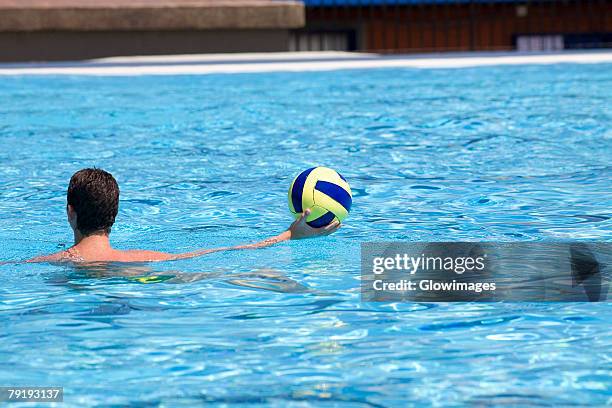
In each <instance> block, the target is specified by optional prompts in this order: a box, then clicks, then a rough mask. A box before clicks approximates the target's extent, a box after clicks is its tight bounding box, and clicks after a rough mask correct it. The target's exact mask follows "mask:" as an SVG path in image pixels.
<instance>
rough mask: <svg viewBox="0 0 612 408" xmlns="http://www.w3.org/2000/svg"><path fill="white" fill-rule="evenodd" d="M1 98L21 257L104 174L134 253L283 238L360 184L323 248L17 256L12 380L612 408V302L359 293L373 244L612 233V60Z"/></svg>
mask: <svg viewBox="0 0 612 408" xmlns="http://www.w3.org/2000/svg"><path fill="white" fill-rule="evenodd" d="M0 95H1V96H0V101H1V106H2V108H1V110H0V112H1V113H0V115H1V118H2V120H1V122H0V140H1V141H2V149H0V214H2V216H1V217H0V242H2V254H3V255H2V259H3V260H12V261H16V260H20V259H24V258H26V257H30V256H34V255H36V254H39V253H48V252H53V251H56V250H58V249H60V248H65V247H66V246H69V245H70V244H71V236H70V233H69V227H68V225H67V223H66V221H65V210H64V206H65V189H66V186H67V182H68V179H69V177H70V175H71V174H72V173H73V172H74V171H76V170H78V169H79V168H82V167H86V166H92V165H96V166H99V167H102V168H104V169H106V170H109V171H111V172H112V173H113V174H114V175H115V177H116V178H117V179H118V181H119V184H120V187H121V194H122V199H121V208H120V213H119V217H118V221H117V224H116V227H115V228H114V229H113V233H112V239H113V242H114V243H115V244H116V245H118V246H121V247H124V248H136V247H146V248H150V249H159V250H166V251H173V252H179V251H187V250H192V249H196V248H200V247H212V246H221V245H226V244H237V243H241V242H244V241H255V240H258V239H261V238H265V237H267V236H269V235H272V234H275V233H278V232H280V231H281V230H282V229H283V228H285V227H286V226H287V225H288V224H289V222H290V220H291V218H290V216H289V213H288V210H287V203H286V191H287V188H288V186H289V183H290V182H291V179H292V177H294V176H295V175H296V174H297V173H298V172H299V171H301V170H304V169H306V168H308V167H311V166H312V165H327V166H330V167H333V168H335V169H337V170H338V171H340V172H341V173H342V174H343V175H344V176H345V177H346V178H347V179H348V180H349V182H350V183H351V186H352V188H353V193H354V201H353V209H352V213H351V216H350V217H349V219H348V222H346V225H344V227H343V228H342V229H341V230H340V231H339V232H338V233H337V234H335V235H333V236H331V237H327V238H324V239H320V240H317V241H298V242H289V243H285V244H282V245H279V246H276V247H271V248H267V249H263V250H259V251H246V252H234V253H225V254H218V255H214V256H209V257H203V258H199V259H193V260H185V261H179V262H171V263H160V264H154V265H140V266H134V267H130V268H126V267H121V266H115V267H112V268H110V267H109V268H99V269H96V270H93V269H78V268H74V267H70V266H62V267H60V266H52V265H42V264H41V265H23V264H18V265H16V264H8V265H0V274H1V275H2V281H1V283H0V311H1V316H2V319H0V324H1V327H2V330H1V332H0V333H1V334H0V336H1V341H0V385H41V386H43V385H47V386H49V385H55V386H63V387H64V388H65V391H64V392H65V401H66V404H65V405H66V406H75V407H82V406H89V405H97V404H106V405H115V406H121V405H126V404H132V405H139V406H155V405H163V406H172V407H176V406H188V405H189V406H190V405H194V404H203V403H208V404H211V405H213V406H214V405H217V406H226V405H232V406H262V405H275V406H282V407H287V406H295V407H298V406H299V407H302V406H352V407H362V406H363V407H365V406H372V407H383V406H384V407H387V406H407V405H426V406H427V405H435V406H449V405H450V406H453V405H454V406H457V405H464V404H465V405H479V404H493V405H513V406H529V405H533V406H562V405H572V404H584V405H593V406H602V405H606V404H610V402H611V399H612V393H611V391H610V390H611V389H612V374H611V370H610V367H611V366H610V362H611V361H612V354H611V353H610V350H611V346H612V336H611V328H612V318H611V317H610V316H611V311H612V310H611V308H610V305H609V304H608V303H593V304H584V303H567V304H550V303H549V304H546V303H541V304H539V303H514V304H503V305H502V304H484V303H483V304H474V303H449V304H442V303H439V304H432V303H377V304H374V303H361V302H360V299H359V243H360V242H369V241H391V240H408V241H425V240H438V241H439V240H473V241H478V240H488V241H496V240H499V241H501V240H504V241H526V240H564V239H578V240H598V241H602V240H610V238H611V237H612V229H611V227H612V221H611V219H610V216H611V212H610V208H612V196H611V193H610V192H611V191H612V185H611V182H610V180H612V174H611V173H612V172H611V169H612V168H611V166H610V164H611V163H610V157H612V143H611V137H612V133H611V130H610V129H611V127H610V123H611V115H612V110H611V107H612V65H610V64H593V65H588V66H581V65H572V64H566V65H548V66H513V67H487V68H466V69H454V70H444V69H441V70H415V69H381V70H348V71H333V72H318V73H317V72H310V73H266V74H239V75H208V76H160V77H152V76H140V77H87V76H63V77H60V76H40V77H30V76H14V77H3V78H2V79H1V80H0ZM143 276H149V278H148V279H146V278H142V277H143ZM151 276H156V277H151Z"/></svg>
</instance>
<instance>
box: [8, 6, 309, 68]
mask: <svg viewBox="0 0 612 408" xmlns="http://www.w3.org/2000/svg"><path fill="white" fill-rule="evenodd" d="M304 23H305V11H304V5H303V3H301V2H299V1H293V0H0V61H7V62H10V61H62V60H69V59H70V60H82V59H88V58H99V57H107V56H116V55H165V54H180V53H182V54H187V53H210V52H266V51H287V50H288V49H289V30H290V29H295V28H300V27H303V26H304Z"/></svg>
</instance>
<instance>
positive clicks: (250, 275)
mask: <svg viewBox="0 0 612 408" xmlns="http://www.w3.org/2000/svg"><path fill="white" fill-rule="evenodd" d="M150 265H151V264H148V263H143V264H133V263H118V262H89V263H67V264H66V267H65V268H64V271H63V275H62V276H58V275H54V276H53V277H52V279H50V282H51V283H52V284H55V285H62V284H66V285H68V286H70V287H72V288H83V287H88V286H91V285H92V284H93V285H94V286H95V285H98V284H99V283H100V282H99V280H104V284H109V283H112V284H121V283H126V282H129V283H139V284H147V285H148V284H156V283H167V284H186V283H192V282H198V281H201V280H206V279H208V280H215V281H224V282H228V283H231V284H232V285H236V286H240V287H244V288H253V289H261V290H268V291H272V292H279V293H306V292H309V291H310V289H309V288H308V287H306V286H305V285H303V284H301V283H299V282H297V281H295V280H293V279H291V278H288V277H287V276H284V275H283V274H282V272H280V271H277V270H274V269H258V270H255V271H253V272H246V273H232V272H231V271H229V270H221V271H216V272H181V271H178V270H173V269H168V270H156V269H155V268H154V267H152V266H150ZM80 281H86V283H85V284H84V285H82V284H80Z"/></svg>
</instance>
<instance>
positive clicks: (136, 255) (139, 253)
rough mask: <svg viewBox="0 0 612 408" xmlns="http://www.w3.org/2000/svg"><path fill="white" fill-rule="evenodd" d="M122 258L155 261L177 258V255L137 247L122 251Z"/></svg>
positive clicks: (123, 259) (129, 260) (124, 259)
mask: <svg viewBox="0 0 612 408" xmlns="http://www.w3.org/2000/svg"><path fill="white" fill-rule="evenodd" d="M120 258H121V261H123V262H155V261H169V260H172V259H176V255H174V254H169V253H166V252H159V251H145V250H139V249H136V250H129V251H121V256H120Z"/></svg>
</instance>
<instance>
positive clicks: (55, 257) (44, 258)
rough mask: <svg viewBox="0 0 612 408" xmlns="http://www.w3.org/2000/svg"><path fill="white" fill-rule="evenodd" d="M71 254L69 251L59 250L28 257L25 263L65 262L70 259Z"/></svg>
mask: <svg viewBox="0 0 612 408" xmlns="http://www.w3.org/2000/svg"><path fill="white" fill-rule="evenodd" d="M72 258H73V257H72V255H71V253H70V252H69V251H60V252H56V253H54V254H51V255H41V256H37V257H34V258H32V259H28V260H27V261H25V262H26V263H42V262H67V261H72V260H73V259H72Z"/></svg>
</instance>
